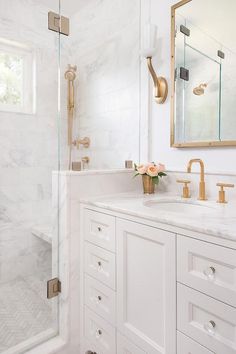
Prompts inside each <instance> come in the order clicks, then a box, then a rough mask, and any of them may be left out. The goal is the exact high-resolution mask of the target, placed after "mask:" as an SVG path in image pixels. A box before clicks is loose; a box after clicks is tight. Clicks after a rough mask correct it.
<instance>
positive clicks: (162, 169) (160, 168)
mask: <svg viewBox="0 0 236 354" xmlns="http://www.w3.org/2000/svg"><path fill="white" fill-rule="evenodd" d="M158 169H159V172H164V171H165V170H166V167H165V165H163V164H162V163H159V164H158Z"/></svg>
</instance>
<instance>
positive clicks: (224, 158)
mask: <svg viewBox="0 0 236 354" xmlns="http://www.w3.org/2000/svg"><path fill="white" fill-rule="evenodd" d="M142 1H143V6H146V7H148V6H149V2H148V1H147V0H142ZM150 1H151V10H150V15H151V21H152V22H153V23H155V24H156V25H157V26H158V33H159V34H158V37H159V50H158V55H157V56H156V57H155V60H154V65H155V67H156V69H157V72H158V74H159V75H162V76H165V77H167V79H168V82H169V84H170V75H171V73H170V59H171V52H170V28H171V27H170V24H171V16H170V11H171V6H172V5H173V4H175V3H176V2H177V1H175V0H165V1H161V0H150ZM145 16H146V15H145ZM146 18H147V17H146ZM143 21H144V19H143ZM151 90H152V86H151V83H150V95H151V94H152V91H151ZM143 104H145V102H143ZM149 109H150V136H149V141H150V145H149V149H150V150H149V160H154V161H162V162H164V163H165V164H166V166H167V168H168V169H169V170H177V171H180V170H185V169H186V165H187V162H188V160H189V159H191V158H193V157H199V158H202V159H203V160H204V162H205V164H206V170H207V171H210V172H218V171H219V172H229V173H236V164H235V163H234V161H235V160H236V148H235V147H226V148H204V149H203V148H202V149H199V148H198V149H176V148H171V147H170V95H169V98H168V101H167V103H165V104H164V105H163V106H161V105H157V104H156V103H155V102H154V100H151V104H150V107H149Z"/></svg>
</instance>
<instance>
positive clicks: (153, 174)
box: [147, 165, 160, 177]
mask: <svg viewBox="0 0 236 354" xmlns="http://www.w3.org/2000/svg"><path fill="white" fill-rule="evenodd" d="M159 172H160V171H159V167H158V166H154V165H151V166H149V167H148V169H147V174H148V175H149V176H150V177H156V176H157V175H158V173H159Z"/></svg>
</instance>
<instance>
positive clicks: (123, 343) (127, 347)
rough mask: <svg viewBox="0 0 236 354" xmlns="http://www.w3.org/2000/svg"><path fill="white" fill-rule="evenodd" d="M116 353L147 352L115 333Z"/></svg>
mask: <svg viewBox="0 0 236 354" xmlns="http://www.w3.org/2000/svg"><path fill="white" fill-rule="evenodd" d="M117 354H147V352H146V351H145V352H144V351H143V350H141V349H139V348H138V347H136V345H134V344H133V343H131V342H130V341H129V340H128V339H127V338H126V337H124V336H122V335H121V334H120V333H117Z"/></svg>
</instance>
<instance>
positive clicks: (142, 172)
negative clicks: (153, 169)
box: [137, 165, 147, 175]
mask: <svg viewBox="0 0 236 354" xmlns="http://www.w3.org/2000/svg"><path fill="white" fill-rule="evenodd" d="M137 172H138V173H139V174H140V175H145V173H146V172H147V167H146V166H145V165H139V166H137Z"/></svg>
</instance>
